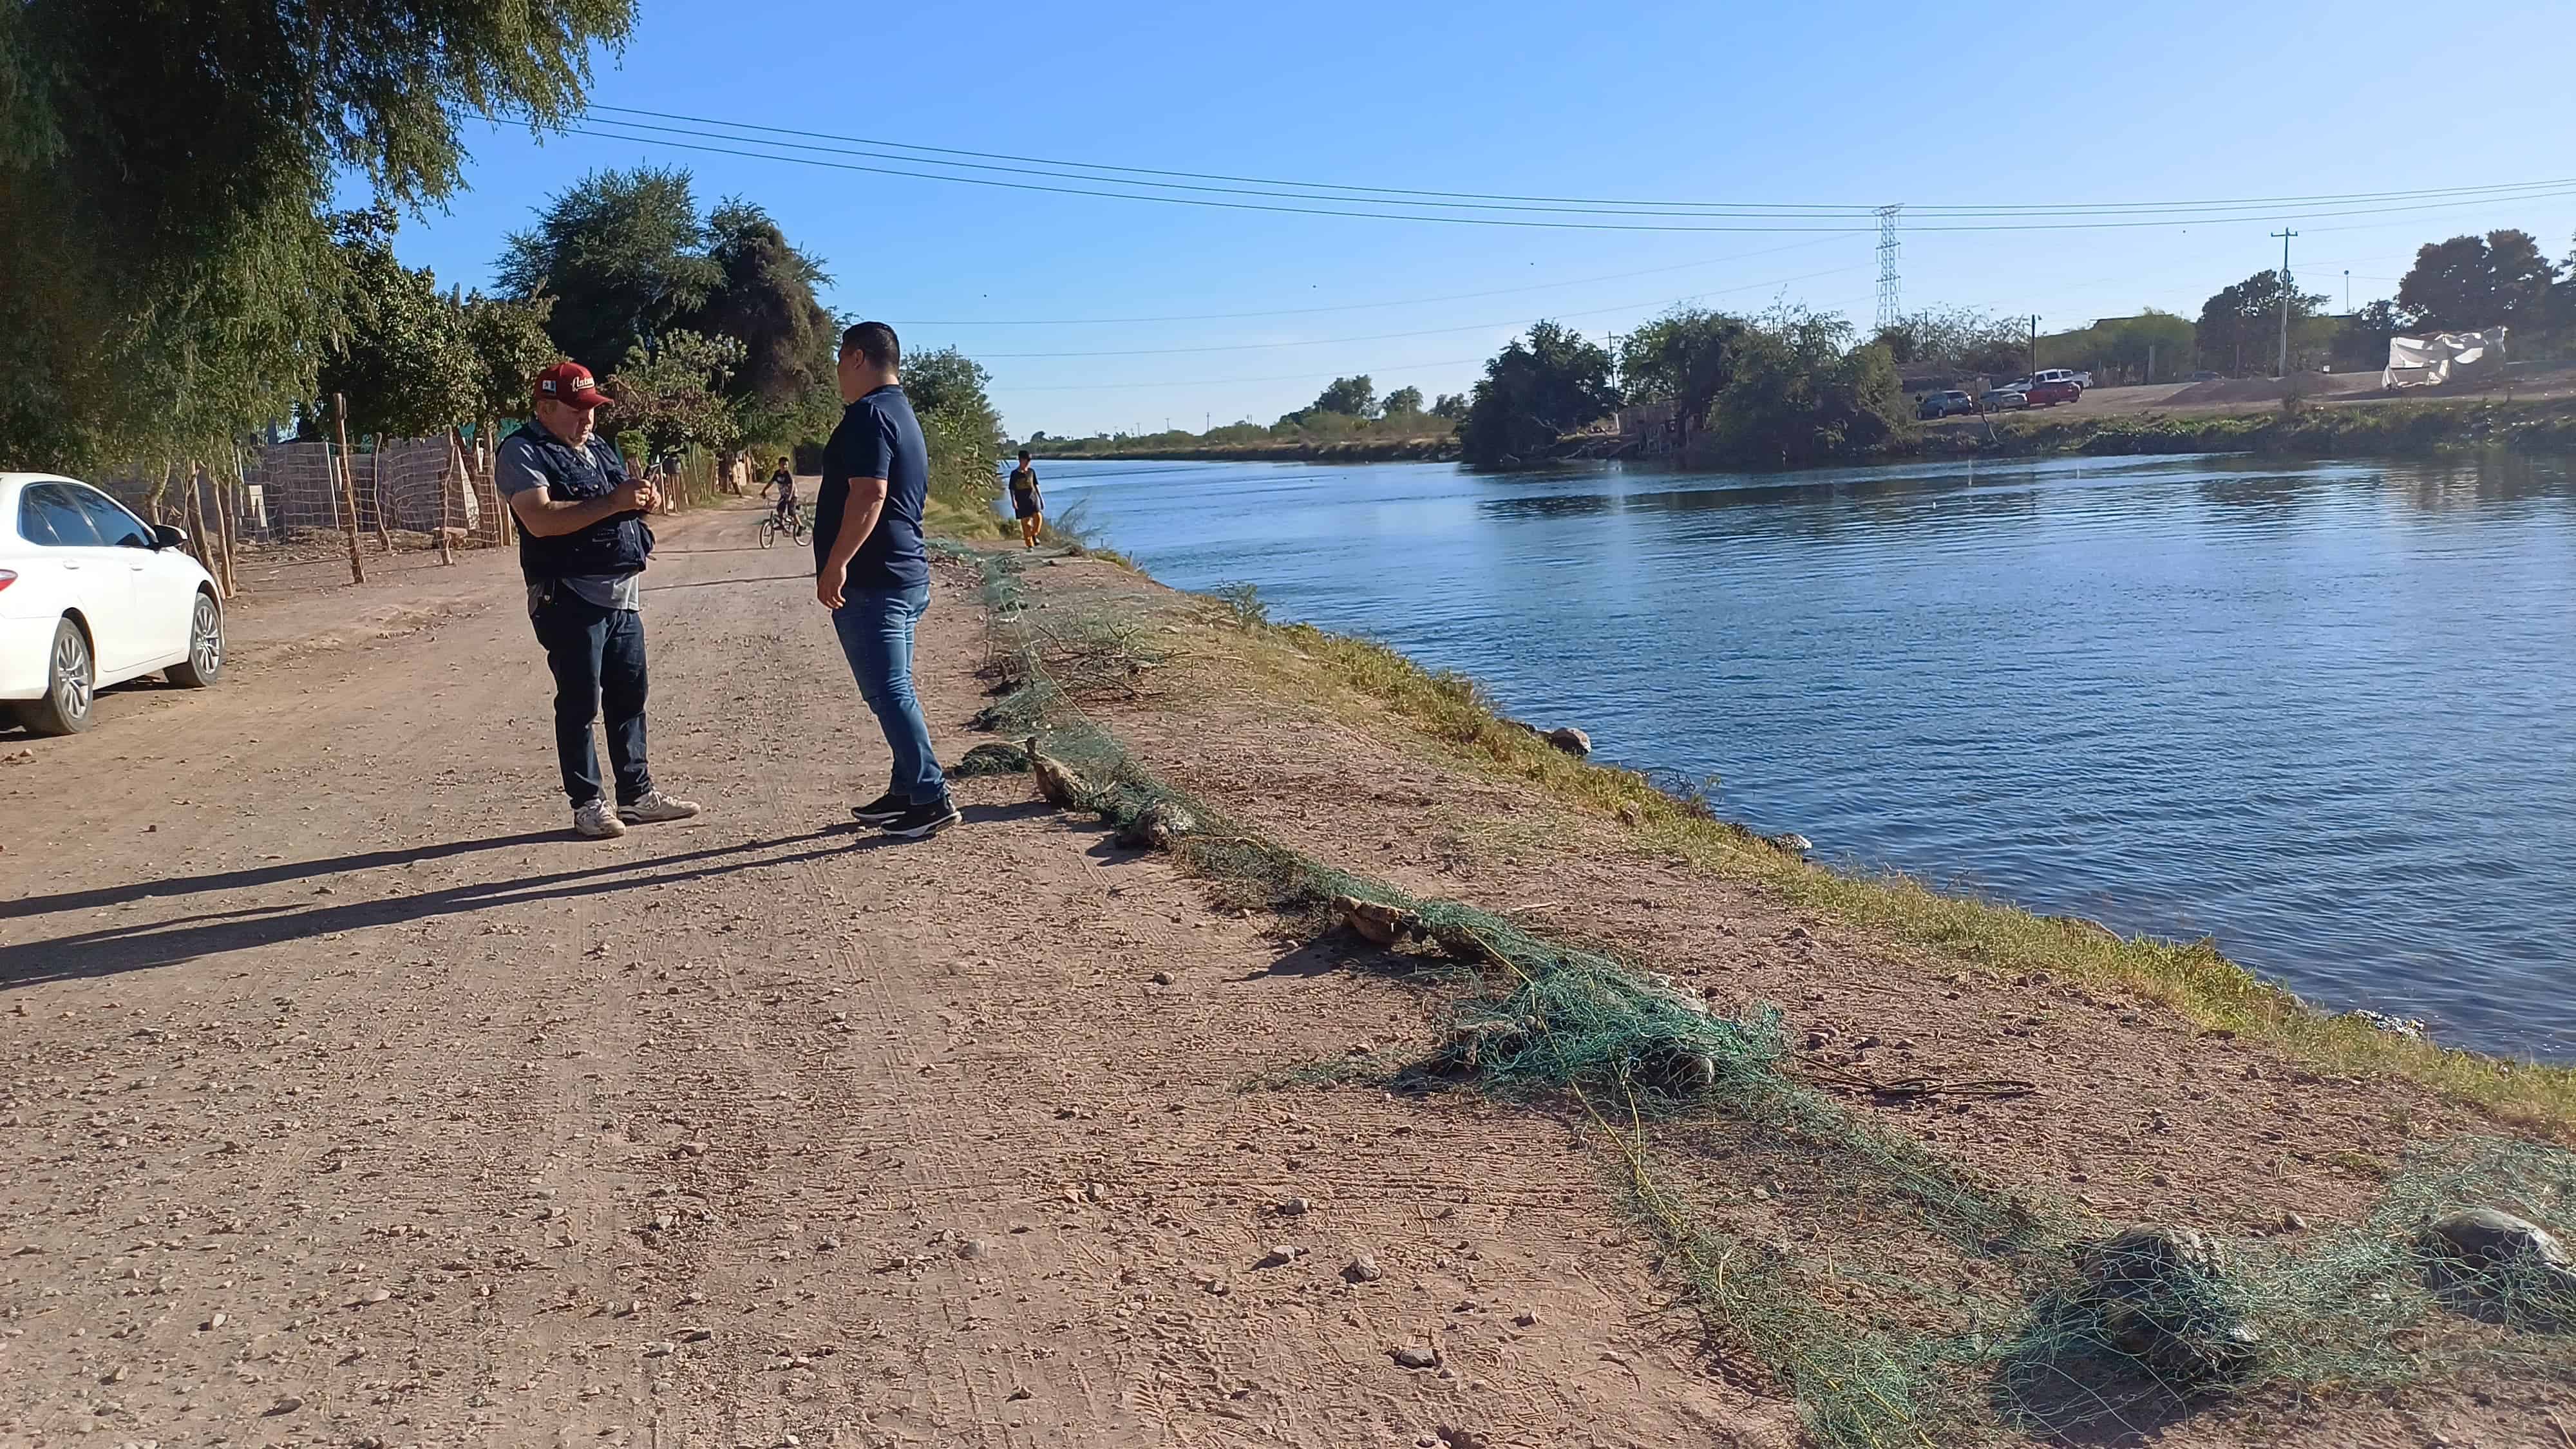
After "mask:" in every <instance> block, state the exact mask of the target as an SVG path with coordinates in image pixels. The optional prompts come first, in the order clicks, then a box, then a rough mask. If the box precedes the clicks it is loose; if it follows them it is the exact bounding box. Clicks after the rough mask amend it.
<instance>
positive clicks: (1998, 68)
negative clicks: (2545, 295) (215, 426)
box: [397, 0, 2576, 434]
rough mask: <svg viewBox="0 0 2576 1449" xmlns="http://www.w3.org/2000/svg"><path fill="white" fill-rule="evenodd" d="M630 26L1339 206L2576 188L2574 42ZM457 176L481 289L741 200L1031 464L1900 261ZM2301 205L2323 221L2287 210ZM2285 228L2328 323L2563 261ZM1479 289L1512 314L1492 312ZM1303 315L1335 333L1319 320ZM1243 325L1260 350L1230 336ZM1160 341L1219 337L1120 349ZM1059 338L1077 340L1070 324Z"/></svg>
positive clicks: (735, 69) (1829, 242) (1921, 249)
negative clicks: (642, 195)
mask: <svg viewBox="0 0 2576 1449" xmlns="http://www.w3.org/2000/svg"><path fill="white" fill-rule="evenodd" d="M642 12H643V13H642V16H641V19H640V22H639V24H638V27H637V31H636V34H635V37H634V40H633V42H632V44H631V45H629V47H628V48H627V50H626V51H625V53H624V54H623V56H622V57H618V58H616V59H613V60H603V62H602V64H601V67H600V70H599V74H598V76H597V84H596V87H595V89H594V92H593V99H594V100H595V101H597V102H599V103H602V104H605V105H616V106H629V107H637V108H644V109H651V110H659V111H664V112H668V113H672V114H684V115H692V116H704V117H714V118H719V119H724V120H732V121H741V122H749V123H755V124H759V125H768V126H780V127H790V128H796V129H800V130H810V131H820V132H830V133H834V134H838V135H843V136H864V137H871V138H880V139H884V140H891V141H900V142H908V143H913V144H916V145H925V146H948V147H957V148H962V149H970V150H980V151H993V152H1009V153H1015V154H1021V155H1032V156H1043V157H1048V158H1060V159H1066V160H1075V161H1087V162H1097V163H1108V164H1114V165H1125V166H1138V167H1162V168H1170V169H1175V170H1187V171H1199V172H1216V173H1228V174H1236V175H1248V176H1259V177H1276V178H1286V179H1293V180H1300V181H1316V182H1328V183H1338V184H1342V185H1365V186H1390V187H1419V188H1434V189H1443V190H1456V191H1475V192H1494V193H1512V194H1537V195H1556V196H1584V197H1602V196H1609V197H1645V198H1656V199H1673V200H1685V201H1704V202H1731V201H1745V202H1794V203H1828V204H1849V205H1878V204H1881V203H1886V202H1900V201H1901V202H1907V203H1910V204H1913V205H1916V206H1926V205H1952V206H1964V205H1986V204H1992V205H2046V204H2055V203H2096V202H2170V201H2192V200H2201V199H2209V198H2238V197H2273V196H2289V195H2319V194H2339V193H2362V192H2374V193H2375V192H2388V191H2400V190H2415V189H2423V188H2437V187H2463V186H2475V185H2485V184H2489V183H2498V184H2502V183H2519V182H2532V181H2543V180H2551V179H2556V178H2559V177H2576V155H2571V154H2570V149H2569V147H2568V145H2567V142H2568V141H2569V139H2570V135H2571V131H2576V125H2572V124H2571V122H2570V119H2569V112H2568V110H2567V106H2566V90H2567V82H2566V79H2565V76H2564V46H2563V44H2562V43H2561V41H2562V39H2563V37H2562V36H2560V35H2559V34H2557V29H2558V28H2557V27H2556V26H2553V25H2545V24H2543V23H2542V22H2541V21H2540V19H2539V18H2538V17H2537V16H2536V15H2535V14H2534V13H2533V11H2532V9H2530V8H2526V7H2510V6H2487V7H2466V8H2461V7H2439V8H2433V9H2428V8H2426V7H2424V6H2422V5H2421V4H2407V5H2400V4H2393V3H2377V0H2342V3H2336V4H2324V3H2310V0H2274V3H2271V4H2268V5H2265V6H2261V7H2246V6H2243V5H2242V4H2241V3H2214V0H2169V3H2166V4H2163V5H2159V6H2156V7H2153V8H2139V7H2132V6H2114V5H2098V4H2095V5H2082V4H2079V5H2069V6H2056V7H2043V8H2042V9H2039V10H2030V9H2026V8H2025V9H2021V10H2012V9H2009V8H2008V9H2005V10H1997V9H1994V8H1992V7H1979V6H1967V7H1946V8H1945V7H1938V6H1930V7H1927V6H1924V5H1921V4H1919V3H1915V4H1905V5H1896V4H1844V5H1832V4H1827V5H1815V6H1788V7H1782V6H1723V7H1721V6H1712V5H1707V4H1697V5H1685V4H1632V5H1622V6H1616V7H1608V6H1604V7H1569V6H1563V5H1544V6H1542V5H1536V4H1529V3H1524V0H1487V3H1483V4H1477V5H1459V6H1454V7H1431V6H1394V7H1382V6H1374V5H1371V6H1362V5H1352V4H1342V3H1329V4H1308V5H1304V6H1298V7H1292V8H1286V9H1283V8H1281V7H1275V6H1187V7H1184V6H1167V7H1145V6H1125V7H1111V8H1108V9H1103V8H1102V7H1074V6H1061V5H1037V4H1028V3H1023V0H1004V3H988V4H984V5H979V6H974V7H907V6H896V5H876V6H859V5H851V4H847V3H831V0H772V3H769V4H766V5H756V6H755V5H739V4H713V3H704V0H645V3H644V5H643V7H642ZM2043 15H2044V16H2045V23H2034V21H2033V20H2032V19H2031V18H2030V17H2034V16H2043ZM2444 91H2447V92H2448V93H2449V95H2450V96H2452V97H2455V98H2456V99H2452V100H2446V99H2445V97H2444V95H2443V94H2442V92H2444ZM469 139H470V144H471V145H472V148H473V152H474V161H473V164H472V166H471V168H470V170H469V173H468V175H469V180H470V183H471V189H470V190H468V191H466V192H464V193H461V194H459V195H458V196H457V197H455V198H454V200H453V202H452V204H451V205H450V206H449V207H448V208H446V209H445V210H444V211H443V212H435V213H432V214H430V215H428V216H425V217H420V218H414V219H411V220H409V221H408V222H407V223H406V225H405V229H404V231H403V233H402V235H401V237H400V238H399V240H398V242H397V246H398V249H399V250H400V251H401V253H402V254H403V256H404V258H405V259H406V260H408V261H410V262H412V263H413V264H415V265H428V266H432V267H434V268H436V270H437V272H438V275H439V277H440V279H441V280H442V281H462V282H465V283H467V284H468V285H480V284H484V283H486V282H488V280H489V276H490V271H491V265H492V262H493V260H494V258H495V257H496V256H497V255H498V254H499V251H500V247H501V241H502V238H503V237H504V236H505V235H506V234H507V233H508V232H509V231H511V230H513V229H516V228H519V227H523V226H525V225H526V224H527V222H528V220H529V217H530V214H531V212H532V210H533V209H534V208H535V207H536V206H538V205H540V204H541V203H542V202H543V200H544V199H545V197H546V196H547V195H548V194H549V193H550V192H552V191H555V190H557V189H560V188H561V187H562V186H564V185H566V184H568V183H569V182H571V181H572V180H574V179H575V178H577V177H578V176H580V175H581V174H582V173H584V172H586V171H589V170H592V169H596V168H600V167H626V166H632V165H635V164H638V163H640V162H654V163H657V164H679V165H684V166H686V167H688V168H689V169H690V170H692V171H693V172H694V173H695V174H696V177H697V186H698V192H699V197H700V200H701V202H702V203H704V202H709V201H713V200H715V199H716V198H718V197H722V196H727V195H739V196H741V197H743V198H745V199H748V200H751V201H756V202H758V203H760V204H761V205H762V206H764V207H766V208H768V210H769V211H770V212H771V213H772V214H773V215H775V216H776V217H777V218H778V220H779V222H780V224H781V225H782V226H783V227H784V228H785V230H786V232H787V235H788V237H789V238H790V239H791V240H793V241H794V242H796V243H797V244H798V245H800V246H802V247H804V248H806V249H807V250H808V251H810V252H812V253H814V254H816V255H817V256H819V257H821V258H823V259H824V261H825V263H826V265H827V267H828V269H829V270H830V271H831V273H832V275H833V278H834V281H833V285H832V286H831V287H830V288H829V289H828V291H827V292H826V294H825V298H824V300H825V302H826V304H827V305H829V306H832V307H833V308H835V309H837V310H847V311H853V312H858V313H863V314H866V315H868V316H871V317H876V318H880V319H883V320H887V321H891V322H893V323H895V324H896V325H897V326H898V327H899V328H900V330H901V331H902V334H903V337H904V341H905V345H906V347H907V349H913V350H917V349H921V348H926V347H935V346H941V345H946V344H955V345H957V346H959V347H962V348H964V349H965V350H966V351H968V352H969V353H971V354H973V355H975V356H976V357H978V358H980V359H983V360H984V362H985V364H986V366H987V367H988V368H989V369H990V370H991V372H992V375H993V395H994V398H995V400H996V401H997V402H998V403H999V404H1000V406H1001V408H1002V410H1003V414H1004V417H1005V419H1006V422H1007V424H1008V426H1009V427H1010V428H1011V429H1012V430H1013V431H1014V432H1015V433H1020V434H1026V433H1028V432H1029V431H1031V430H1033V429H1040V428H1042V429H1045V430H1046V431H1048V432H1050V433H1058V434H1065V433H1076V434H1079V433H1088V432H1092V431H1095V430H1103V429H1105V430H1112V431H1115V430H1119V429H1132V428H1138V427H1143V428H1148V429H1152V428H1160V427H1163V426H1165V425H1166V423H1167V422H1168V423H1171V424H1178V425H1184V426H1188V427H1192V428H1196V427H1199V426H1200V425H1201V424H1202V423H1203V422H1204V421H1206V420H1207V419H1209V418H1211V417H1212V418H1213V419H1214V420H1215V421H1218V422H1225V421H1229V420H1232V419H1234V418H1237V417H1245V416H1249V417H1252V418H1254V419H1257V420H1259V421H1262V422H1268V421H1270V420H1271V419H1273V418H1275V417H1276V416H1277V415H1278V414H1280V413H1281V412H1284V411H1287V410H1289V409H1291V408H1293V407H1297V406H1300V405H1302V404H1304V403H1305V402H1307V401H1309V400H1311V399H1312V398H1313V396H1314V394H1315V393H1316V392H1317V391H1318V390H1319V389H1320V388H1321V387H1322V386H1323V384H1324V383H1325V382H1326V381H1327V380H1329V378H1330V377H1331V376H1332V375H1334V374H1336V373H1342V372H1367V373H1370V374H1371V375H1372V376H1373V377H1374V378H1375V379H1376V381H1377V383H1378V386H1379V388H1380V390H1381V391H1384V390H1387V389H1390V388H1393V387H1397V386H1401V385H1405V384H1411V385H1414V386H1418V387H1420V388H1422V389H1423V390H1424V392H1425V393H1426V394H1431V393H1439V392H1452V391H1463V390H1464V389H1465V388H1466V387H1467V385H1468V384H1469V383H1471V382H1472V381H1473V380H1474V378H1475V377H1476V376H1477V374H1478V373H1479V371H1480V370H1481V366H1482V361H1483V359H1484V358H1485V357H1487V356H1489V355H1491V354H1492V352H1493V351H1494V350H1495V349H1496V348H1497V347H1499V346H1500V345H1501V344H1502V343H1503V342H1504V341H1505V340H1506V339H1508V338H1509V337H1510V336H1511V335H1513V334H1514V333H1515V332H1516V331H1518V330H1519V329H1520V328H1522V327H1524V326H1525V325H1526V324H1527V323H1528V322H1529V321H1530V320H1531V319H1534V318H1537V317H1543V316H1551V317H1556V318H1558V319H1560V320H1562V321H1564V322H1565V323H1567V325H1569V326H1573V327H1577V328H1579V329H1581V330H1583V331H1584V332H1586V333H1588V334H1591V335H1593V336H1595V337H1599V336H1601V335H1602V334H1604V333H1607V332H1611V331H1616V330H1622V329H1625V328H1627V327H1629V326H1632V325H1634V324H1635V323H1636V322H1638V321H1641V320H1643V319H1645V318H1647V317H1650V316H1652V315H1654V314H1655V313H1656V312H1658V311H1661V310H1663V309H1664V308H1665V307H1667V306H1669V305H1671V304H1672V303H1673V302H1675V301H1678V300H1683V299H1686V298H1688V299H1694V300H1696V301H1698V302H1700V303H1702V304H1704V305H1711V306H1723V307H1730V308H1741V309H1745V310H1758V309H1760V308H1761V307H1764V306H1767V305H1769V304H1770V303H1771V302H1773V301H1774V300H1776V299H1780V298H1786V299H1789V300H1793V301H1799V302H1804V303H1806V304H1808V305H1810V306H1813V307H1816V308H1818V309H1821V310H1827V311H1840V312H1843V313H1845V314H1846V315H1848V316H1850V317H1852V318H1853V319H1854V320H1855V321H1858V322H1860V323H1862V324H1864V325H1866V324H1867V323H1868V322H1869V320H1870V318H1871V314H1872V311H1873V309H1874V306H1875V289H1876V272H1877V261H1876V250H1875V249H1876V242H1877V238H1876V235H1875V233H1874V232H1872V233H1869V234H1856V235H1847V236H1836V235H1814V234H1777V235H1763V234H1732V235H1730V234H1702V233H1646V232H1628V233H1621V232H1601V231H1549V230H1521V229H1508V228H1500V227H1481V226H1449V225H1439V224H1433V223H1424V222H1410V221H1390V220H1352V219H1345V218H1337V217H1320V216H1299V215H1276V214H1266V213H1261V212H1245V211H1224V210H1211V209H1199V208H1191V207H1180V206H1165V205H1152V204H1146V203H1142V202H1131V201H1115V200H1103V199H1095V198H1088V197H1075V196H1059V195H1046V194H1039V193H1034V192H1019V191H1007V190H998V189H990V188H985V187H978V186H964V185H954V184H949V183H942V182H934V181H923V180H912V179H905V178H897V177H888V176H876V175H865V174H859V173H854V172H847V171H836V170H824V169H816V168H811V167H807V166H800V165H794V164H789V163H784V162H779V161H771V160H756V159H748V158H741V157H734V156H725V155H710V154H697V153H692V152H689V151H684V150H678V149H672V148H669V147H666V146H656V145H647V144H640V143H637V142H633V141H612V140H602V139H596V138H592V137H584V136H553V137H548V138H545V139H544V140H542V141H537V140H532V139H531V138H530V137H529V136H528V135H527V133H526V132H525V130H524V129H521V130H507V129H498V130H487V129H485V128H483V127H481V126H480V125H479V124H478V126H477V127H476V128H475V129H474V131H473V132H472V133H471V134H470V137H469ZM2558 189H2560V190H2567V191H2571V192H2576V184H2571V186H2569V187H2566V188H2558ZM2301 209H2305V210H2312V211H2313V210H2327V209H2340V208H2326V207H2317V206H2310V207H2306V208H2285V209H2284V210H2285V212H2295V211H2297V210H2301ZM2288 224H2290V225H2292V226H2295V227H2296V228H2297V229H2298V230H2299V232H2300V233H2301V235H2300V236H2299V238H2298V239H2297V241H2296V243H2295V250H2294V251H2293V253H2292V261H2293V264H2294V267H2295V269H2296V270H2297V272H2298V274H2299V276H2300V279H2301V281H2302V283H2303V284H2305V285H2307V286H2309V287H2310V288H2311V289H2315V290H2324V291H2328V292H2330V293H2331V294H2333V296H2334V300H2335V302H2336V304H2337V305H2338V306H2339V305H2340V304H2341V302H2342V298H2343V290H2344V288H2343V273H2344V272H2345V271H2346V270H2347V269H2349V270H2350V272H2351V273H2352V282H2351V294H2352V297H2353V300H2354V301H2355V302H2362V301H2366V300H2368V299H2369V298H2371V297H2374V296H2382V295H2387V294H2389V293H2392V292H2394V291H2395V287H2396V283H2395V279H2396V278H2397V277H2398V276H2399V275H2401V274H2402V273H2403V272H2404V271H2405V269H2406V266H2407V264H2408V262H2409V260H2410V258H2411V256H2412V254H2413V252H2414V249H2415V247H2416V246H2417V245H2418V244H2420V243H2422V242H2424V241H2428V240H2432V239H2436V238H2439V237H2443V236H2449V235H2453V234H2455V233H2458V232H2462V231H2472V230H2485V229H2488V228H2491V227H2497V226H2519V227H2522V228H2524V229H2525V230H2528V231H2531V232H2533V233H2534V234H2535V235H2537V236H2539V237H2540V239H2541V242H2542V245H2543V248H2544V250H2546V251H2547V252H2548V253H2549V254H2550V255H2552V256H2554V257H2561V258H2563V257H2564V256H2565V255H2566V253H2567V252H2568V250H2569V241H2570V234H2571V232H2576V195H2565V196H2535V197H2531V198H2526V199H2521V200H2515V201H2507V202H2482V203H2479V204H2475V205H2462V206H2449V207H2444V208H2442V209H2438V210H2421V211H2406V212H2397V213H2393V214H2372V215H2349V216H2340V217H2316V218H2312V219H2307V220H2292V221H2290V222H2289V223H2288ZM2282 225H2283V215H2282V214H2264V213H2260V212H2256V213H2249V214H2246V215H2243V216H2241V217H2236V218H2231V219H2229V220H2226V221H2224V222H2207V221H2204V222H2202V223H2200V224H2196V225H2190V226H2174V225H2162V224H2160V225H2156V226H2151V227H2140V228H2127V229H2118V230H2087V231H2001V232H1965V233H1962V232H1951V233H1934V232H1929V231H1923V230H1919V229H1918V230H1909V231H1908V232H1907V233H1906V234H1905V236H1904V238H1903V240H1904V259H1903V263H1902V270H1903V281H1904V302H1905V305H1906V306H1907V307H1908V308H1913V307H1919V306H1925V305H1960V306H1973V307H1979V308H1985V309H1991V310H1993V311H1996V312H1998V313H2032V312H2036V313H2038V314H2039V315H2040V318H2041V324H2040V325H2041V327H2042V328H2043V330H2046V329H2053V328H2058V327H2065V326H2074V325H2080V324H2082V323H2084V322H2087V321H2090V320H2091V319H2092V318H2094V317H2097V316H2112V315H2120V314H2124V313H2129V312H2134V311H2136V310H2137V309H2138V308H2139V307H2141V306H2146V305H2153V306H2160V307H2164V308H2167V309H2170V310H2174V311H2179V312H2183V313H2186V314H2190V313H2194V312H2196V311H2197V310H2198V308H2199V305H2200V303H2201V300H2202V299H2203V298H2204V297H2206V296H2207V295H2208V294H2209V293H2210V292H2212V291H2215V290H2216V289H2217V288H2219V287H2221V286H2223V285H2225V284H2227V283H2229V282H2233V281H2236V280H2239V279H2241V278H2243V277H2245V276H2246V275H2248V274H2249V273H2252V272H2255V271H2258V270H2260V269H2262V268H2263V267H2266V266H2269V265H2274V264H2276V263H2277V262H2278V260H2279V255H2280V244H2279V243H2278V242H2276V241H2272V240H2270V239H2268V238H2267V236H2266V235H2265V234H2266V233H2268V232H2271V231H2275V230H2278V229H2279V228H2280V227H2281V226H2282ZM1479 293H1482V294H1490V295H1467V294H1479ZM1319 308H1333V309H1338V310H1329V311H1313V310H1302V309H1319ZM1226 313H1237V314H1239V313H1270V314H1277V315H1266V316H1232V317H1213V316H1208V315H1207V314H1226ZM1175 316H1178V317H1189V318H1194V319H1197V320H1185V321H1155V322H1134V321H1106V322H1103V321H1097V320H1096V319H1125V318H1140V317H1151V318H1163V317H1175ZM1064 319H1073V320H1075V321H1077V322H1079V323H1082V324H1083V325H1053V324H1055V323H1057V322H1059V321H1062V320H1064ZM1038 323H1043V324H1048V325H1028V324H1038ZM1396 334H1416V335H1396ZM1309 344H1311V345H1309ZM1217 349H1221V350H1217ZM1035 354H1119V355H1078V356H1066V355H1035Z"/></svg>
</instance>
